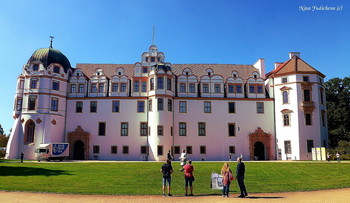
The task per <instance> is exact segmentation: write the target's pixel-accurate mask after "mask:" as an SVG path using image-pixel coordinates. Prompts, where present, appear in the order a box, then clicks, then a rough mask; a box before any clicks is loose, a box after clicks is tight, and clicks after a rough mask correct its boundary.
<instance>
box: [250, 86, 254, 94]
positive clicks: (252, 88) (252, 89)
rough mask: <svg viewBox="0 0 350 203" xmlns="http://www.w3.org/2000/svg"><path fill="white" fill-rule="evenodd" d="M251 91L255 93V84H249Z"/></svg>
mask: <svg viewBox="0 0 350 203" xmlns="http://www.w3.org/2000/svg"><path fill="white" fill-rule="evenodd" d="M249 93H255V90H254V85H249Z"/></svg>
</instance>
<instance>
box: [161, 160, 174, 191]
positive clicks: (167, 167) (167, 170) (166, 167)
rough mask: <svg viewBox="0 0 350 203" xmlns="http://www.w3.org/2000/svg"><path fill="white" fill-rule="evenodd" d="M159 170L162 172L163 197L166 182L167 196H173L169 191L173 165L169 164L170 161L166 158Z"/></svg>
mask: <svg viewBox="0 0 350 203" xmlns="http://www.w3.org/2000/svg"><path fill="white" fill-rule="evenodd" d="M160 172H161V173H163V197H165V196H166V193H165V189H166V185H167V184H166V183H167V182H168V196H169V197H171V196H173V195H172V194H171V193H170V185H171V174H172V173H173V167H172V166H171V161H170V160H169V159H167V160H166V163H165V164H163V166H162V167H161V168H160Z"/></svg>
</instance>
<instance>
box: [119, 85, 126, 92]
mask: <svg viewBox="0 0 350 203" xmlns="http://www.w3.org/2000/svg"><path fill="white" fill-rule="evenodd" d="M120 92H126V83H121V84H120Z"/></svg>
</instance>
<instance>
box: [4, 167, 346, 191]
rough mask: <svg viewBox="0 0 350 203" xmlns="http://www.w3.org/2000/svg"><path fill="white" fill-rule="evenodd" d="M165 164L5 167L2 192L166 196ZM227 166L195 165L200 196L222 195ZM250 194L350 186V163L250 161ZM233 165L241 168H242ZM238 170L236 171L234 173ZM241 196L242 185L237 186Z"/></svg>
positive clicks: (176, 186) (179, 185)
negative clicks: (220, 177) (218, 186)
mask: <svg viewBox="0 0 350 203" xmlns="http://www.w3.org/2000/svg"><path fill="white" fill-rule="evenodd" d="M162 164H163V163H160V162H158V163H157V162H127V163H125V162H124V163H122V162H120V163H118V162H111V163H102V162H100V163H99V162H94V163H91V162H90V163H59V162H57V163H35V162H27V163H22V164H21V163H4V162H0V190H8V191H34V192H51V193H72V194H104V195H114V194H119V195H146V194H147V195H158V194H161V173H160V172H159V169H160V167H161V165H162ZM222 164H223V162H194V163H193V165H194V167H195V173H194V174H195V177H196V181H195V182H194V193H195V194H196V195H210V194H220V191H217V190H214V191H213V190H212V189H210V187H209V186H210V175H211V172H212V171H214V172H219V171H220V169H221V166H222ZM245 164H246V179H245V180H246V181H245V182H246V186H247V190H248V192H251V193H257V192H280V191H305V190H323V189H333V188H344V187H349V186H350V163H349V162H348V163H321V162H318V163H315V162H246V163H245ZM179 166H180V165H179V162H173V167H174V169H175V172H174V173H173V176H172V193H173V194H174V195H183V194H184V186H183V185H184V180H183V174H182V173H181V172H180V171H178V169H179V168H180V167H179ZM231 166H232V167H233V169H235V166H236V163H235V162H232V163H231ZM233 171H234V170H233ZM231 191H232V192H237V191H238V186H237V182H236V181H234V182H233V183H232V186H231Z"/></svg>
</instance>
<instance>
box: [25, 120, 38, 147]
mask: <svg viewBox="0 0 350 203" xmlns="http://www.w3.org/2000/svg"><path fill="white" fill-rule="evenodd" d="M34 133H35V123H34V121H33V120H29V121H27V123H26V126H25V134H24V144H30V143H33V142H34Z"/></svg>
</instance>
